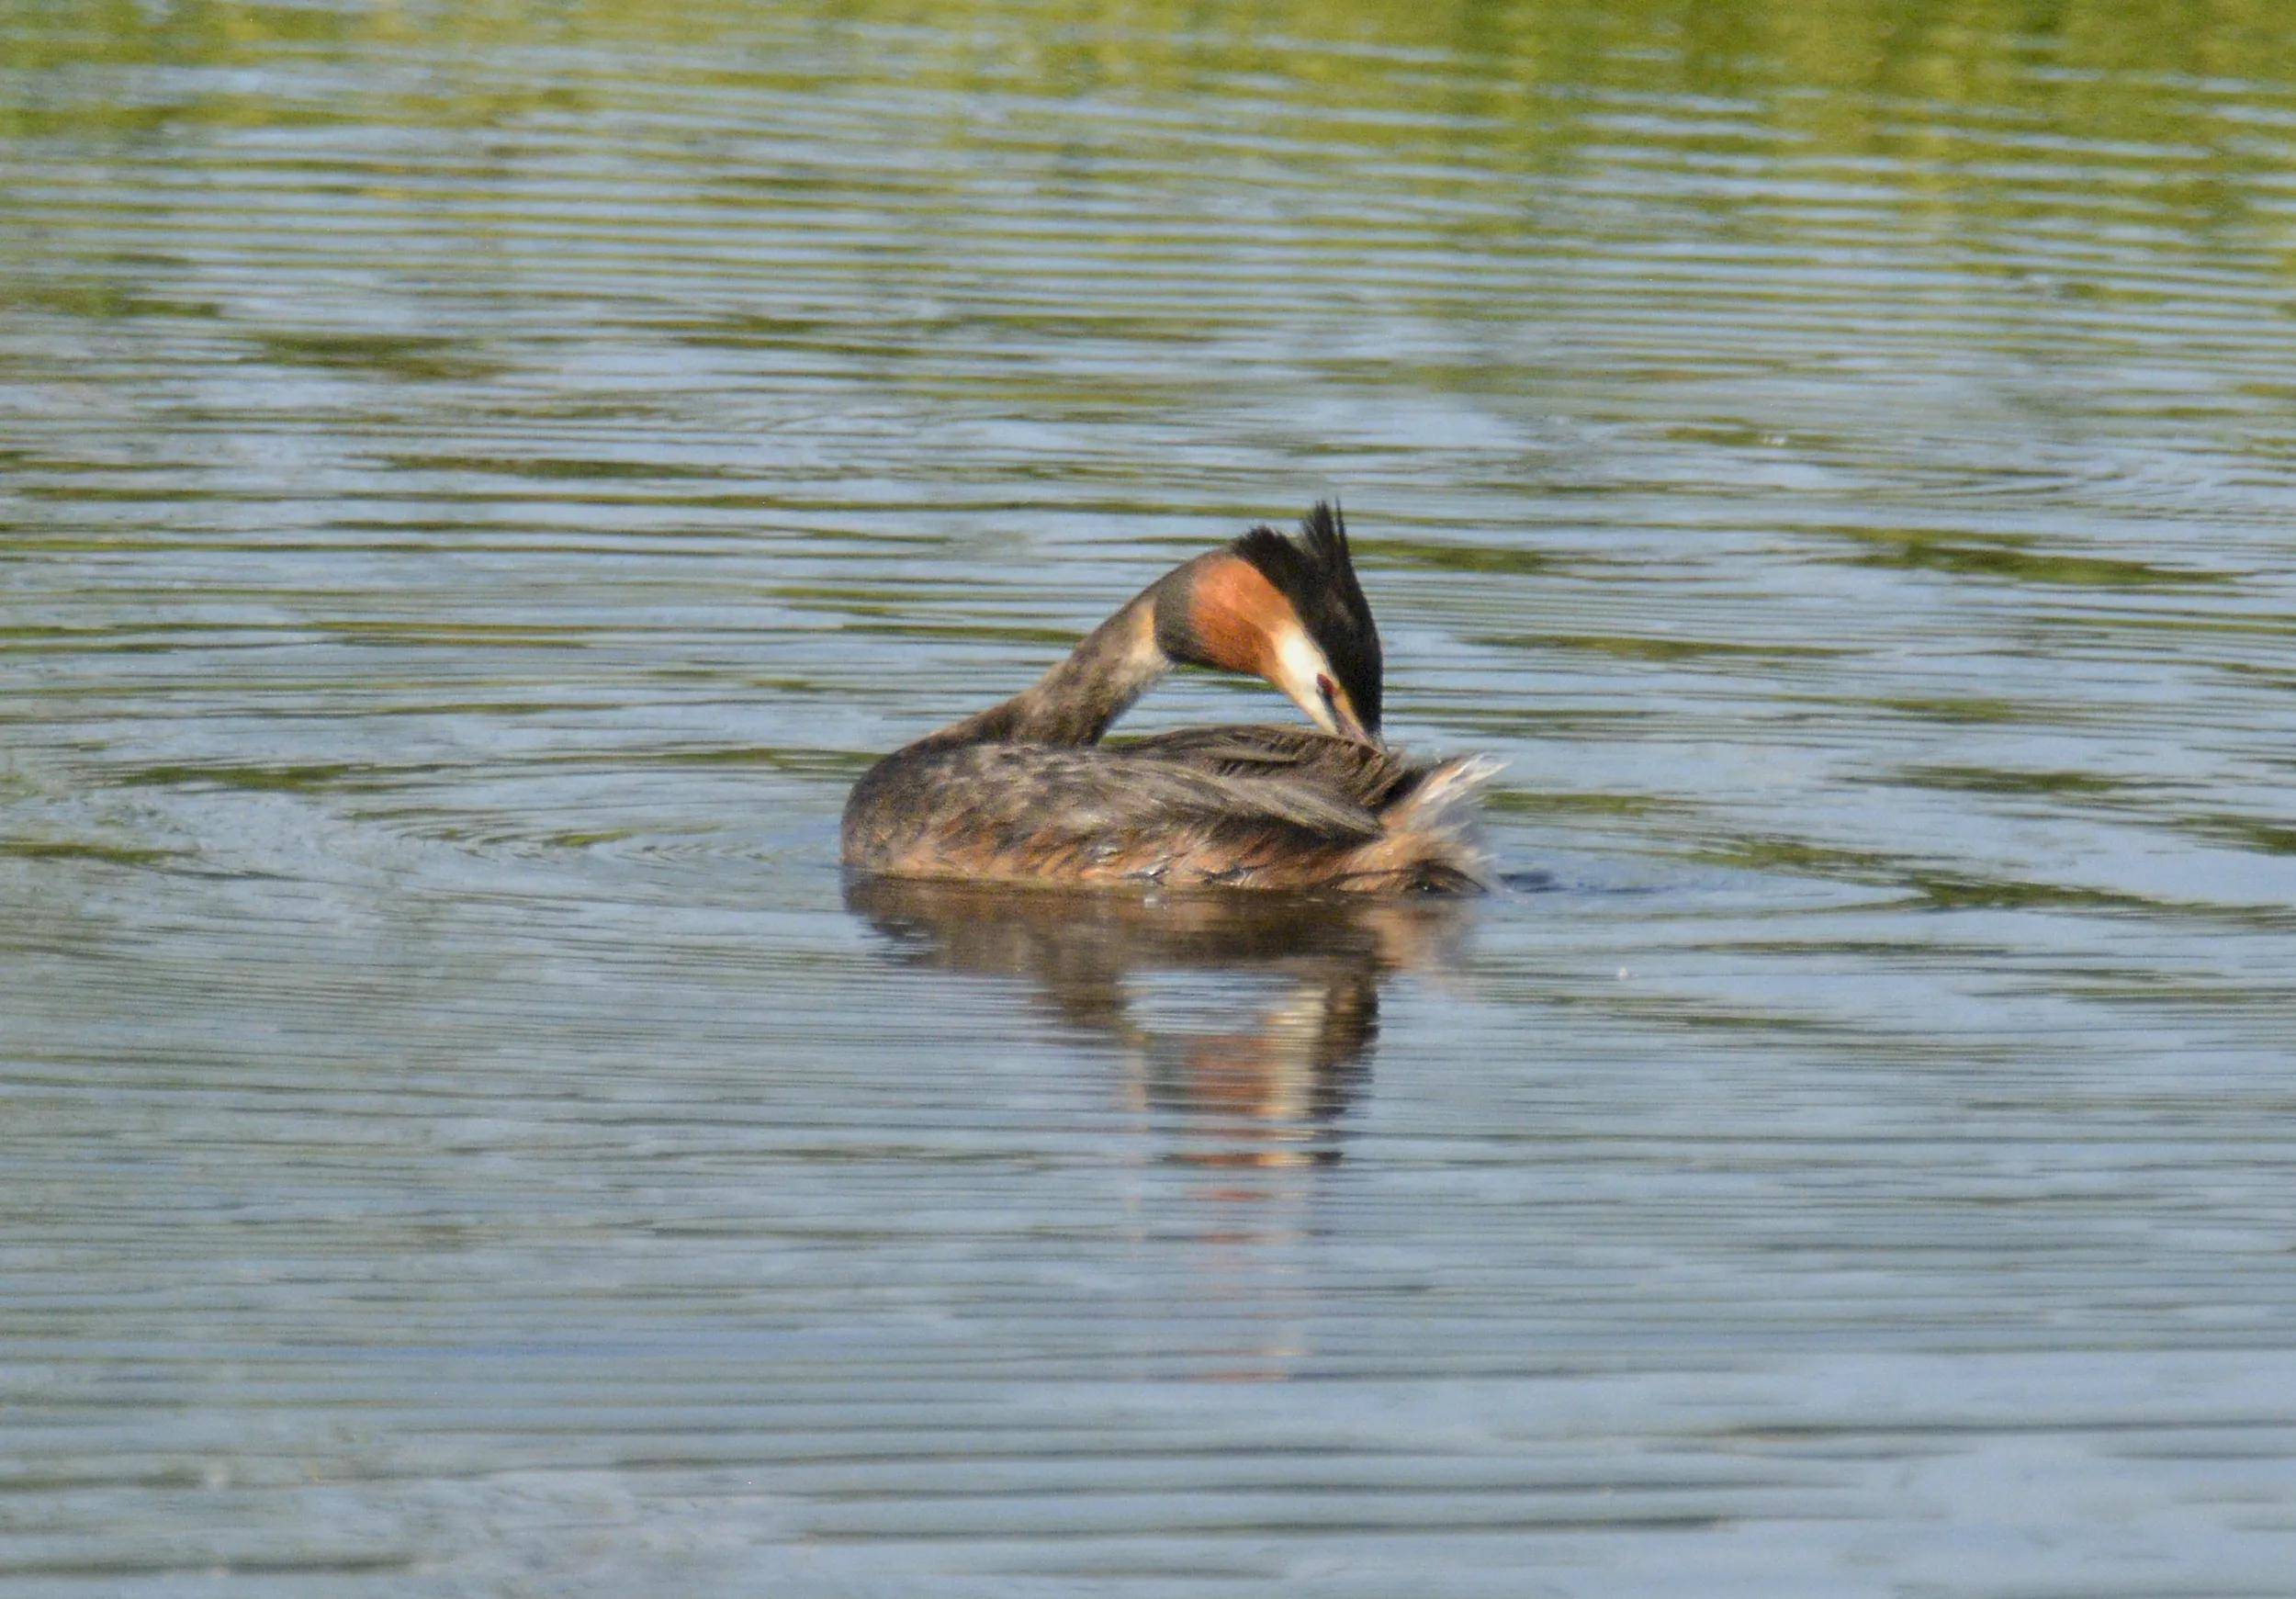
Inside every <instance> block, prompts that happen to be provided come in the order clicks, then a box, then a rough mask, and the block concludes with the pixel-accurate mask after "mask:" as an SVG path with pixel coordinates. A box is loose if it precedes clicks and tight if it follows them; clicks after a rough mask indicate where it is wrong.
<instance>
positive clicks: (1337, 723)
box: [1332, 704, 1380, 749]
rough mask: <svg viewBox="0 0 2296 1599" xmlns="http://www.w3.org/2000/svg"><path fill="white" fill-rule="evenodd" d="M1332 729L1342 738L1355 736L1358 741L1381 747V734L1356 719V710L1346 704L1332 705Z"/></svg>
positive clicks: (1373, 746) (1375, 747)
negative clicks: (1370, 729)
mask: <svg viewBox="0 0 2296 1599" xmlns="http://www.w3.org/2000/svg"><path fill="white" fill-rule="evenodd" d="M1332 722H1333V727H1332V731H1333V732H1334V733H1336V734H1338V735H1339V736H1340V737H1341V738H1353V739H1354V740H1355V741H1356V743H1358V744H1368V745H1369V746H1371V748H1372V749H1379V748H1380V744H1379V735H1378V734H1376V733H1373V732H1370V731H1369V730H1367V728H1366V727H1365V726H1364V725H1363V724H1362V723H1361V722H1359V721H1357V720H1356V714H1355V712H1353V711H1351V710H1349V709H1348V708H1347V707H1346V706H1345V705H1336V704H1335V705H1334V706H1333V707H1332Z"/></svg>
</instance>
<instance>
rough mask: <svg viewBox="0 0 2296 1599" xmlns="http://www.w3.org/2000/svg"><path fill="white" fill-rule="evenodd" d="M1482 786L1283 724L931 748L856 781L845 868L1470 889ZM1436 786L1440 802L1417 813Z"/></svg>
mask: <svg viewBox="0 0 2296 1599" xmlns="http://www.w3.org/2000/svg"><path fill="white" fill-rule="evenodd" d="M1488 775H1489V771H1485V770H1480V769H1476V770H1472V771H1469V770H1467V769H1465V768H1463V767H1462V765H1461V763H1459V762H1456V761H1454V762H1451V763H1448V764H1447V765H1445V766H1439V767H1434V768H1420V767H1412V766H1409V765H1407V764H1405V763H1404V762H1402V761H1401V760H1397V759H1396V758H1395V757H1393V756H1391V755H1389V754H1387V753H1385V752H1384V751H1380V750H1376V749H1369V748H1368V747H1367V746H1364V745H1360V744H1356V743H1354V742H1352V741H1350V740H1347V739H1342V738H1331V737H1329V736H1327V735H1325V734H1322V733H1315V732H1309V731H1303V730H1297V729H1292V728H1287V727H1205V728H1190V729H1186V730H1183V731H1182V732H1179V733H1175V734H1166V735H1165V736H1163V737H1162V738H1150V739H1145V740H1142V741H1141V742H1140V743H1137V744H1132V745H1119V746H1114V747H1110V748H1106V749H1053V748H1050V747H1046V746H1041V745H1010V744H982V745H972V746H967V747H963V748H959V749H925V750H920V751H917V753H916V754H915V755H914V756H910V755H906V754H905V755H902V756H896V757H895V758H894V759H892V760H887V761H885V762H883V763H881V764H880V765H879V766H878V767H877V768H876V769H875V770H873V771H871V772H870V773H869V775H868V776H866V777H864V778H863V779H862V780H861V784H860V786H858V787H857V788H856V789H855V791H854V796H853V803H852V804H851V805H849V806H848V808H847V813H846V836H845V849H846V859H847V860H848V861H850V862H851V863H853V864H855V865H859V866H865V867H869V868H872V869H873V870H877V871H883V872H892V873H900V874H902V875H905V876H914V877H943V878H968V879H974V880H985V881H996V882H1006V883H1029V882H1035V883H1103V884H1115V883H1132V884H1146V885H1153V886H1162V887H1170V888H1183V887H1213V886H1229V887H1243V888H1289V889H1336V890H1341V891H1344V892H1349V893H1387V894H1396V893H1424V892H1450V893H1456V892H1460V891H1471V890H1472V889H1475V888H1478V887H1480V886H1482V885H1483V884H1484V883H1485V882H1486V873H1485V869H1484V865H1483V861H1482V856H1481V852H1480V850H1479V849H1478V848H1477V847H1476V845H1475V843H1474V840H1473V839H1472V838H1471V836H1470V833H1469V829H1468V828H1466V827H1465V826H1464V825H1463V822H1464V817H1463V816H1462V815H1461V813H1460V812H1459V811H1458V808H1457V805H1456V804H1455V803H1454V802H1455V801H1456V799H1457V798H1458V797H1460V796H1462V795H1463V794H1466V793H1468V792H1471V790H1472V789H1473V787H1475V786H1476V785H1477V784H1479V783H1480V782H1481V781H1482V779H1483V778H1484V777H1487V776H1488ZM1430 783H1435V784H1436V785H1437V787H1438V788H1439V789H1440V790H1442V791H1444V792H1445V793H1446V794H1451V799H1450V800H1446V802H1445V803H1444V804H1442V805H1432V806H1430V805H1414V804H1413V799H1414V796H1415V795H1417V794H1418V793H1419V791H1420V790H1422V789H1423V788H1425V787H1426V786H1427V785H1428V784H1430Z"/></svg>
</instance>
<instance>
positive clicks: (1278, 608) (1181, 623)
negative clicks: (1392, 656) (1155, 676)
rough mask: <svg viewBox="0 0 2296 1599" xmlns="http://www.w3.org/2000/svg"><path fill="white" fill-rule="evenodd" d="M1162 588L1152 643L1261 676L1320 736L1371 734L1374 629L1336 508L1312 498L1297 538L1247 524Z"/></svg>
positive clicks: (1375, 724) (1375, 725)
mask: <svg viewBox="0 0 2296 1599" xmlns="http://www.w3.org/2000/svg"><path fill="white" fill-rule="evenodd" d="M1156 642H1157V643H1158V644H1159V645H1161V646H1162V647H1163V648H1164V651H1165V654H1166V655H1168V656H1170V657H1171V658H1172V659H1174V660H1176V661H1180V662H1183V663H1185V664H1187V665H1189V666H1210V667H1217V668H1219V669H1221V670H1223V671H1238V672H1245V673H1248V674H1250V675H1252V676H1254V677H1262V678H1266V680H1267V681H1269V682H1271V683H1274V684H1275V685H1276V686H1277V688H1279V689H1281V690H1282V691H1283V692H1284V693H1285V694H1286V695H1288V696H1289V698H1290V700H1291V703H1292V704H1295V705H1298V706H1299V707H1300V709H1301V710H1302V711H1305V712H1306V713H1307V715H1308V719H1309V720H1310V721H1311V722H1313V723H1314V724H1315V725H1316V726H1319V727H1321V728H1322V729H1323V731H1325V732H1326V733H1336V734H1338V735H1339V736H1341V737H1342V738H1355V739H1358V740H1360V741H1362V742H1364V743H1366V744H1369V743H1374V742H1376V741H1377V740H1378V737H1379V684H1380V670H1381V669H1380V661H1379V627H1378V626H1377V625H1375V624H1374V623H1373V622H1372V620H1371V606H1370V603H1369V602H1367V601H1366V600H1365V599H1364V597H1363V586H1362V585H1361V584H1360V583H1358V582H1356V567H1355V562H1354V561H1353V560H1352V559H1350V558H1349V556H1348V553H1347V525H1346V524H1345V523H1344V522H1343V521H1341V520H1340V514H1339V508H1338V507H1337V506H1336V505H1327V504H1322V503H1318V504H1317V505H1316V506H1315V508H1314V509H1313V510H1311V511H1310V512H1308V513H1307V515H1306V516H1305V517H1303V518H1302V519H1301V520H1300V532H1299V535H1298V536H1297V537H1293V538H1287V537H1285V536H1284V535H1282V534H1280V533H1277V531H1276V530H1275V529H1274V528H1272V527H1255V528H1254V529H1252V531H1251V532H1249V533H1247V534H1245V535H1244V536H1243V537H1242V538H1239V539H1237V540H1236V541H1235V542H1234V543H1233V544H1232V545H1230V546H1228V547H1227V548H1226V549H1223V550H1218V551H1215V552H1214V553H1212V554H1210V555H1208V556H1199V557H1197V558H1196V559H1195V560H1192V561H1190V562H1188V563H1187V565H1186V566H1184V567H1182V568H1181V569H1179V570H1178V571H1176V572H1174V573H1173V574H1172V576H1171V578H1170V579H1169V580H1167V581H1166V584H1165V592H1164V593H1162V594H1160V595H1159V596H1158V603H1157V606H1156Z"/></svg>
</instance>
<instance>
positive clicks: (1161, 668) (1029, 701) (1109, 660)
mask: <svg viewBox="0 0 2296 1599" xmlns="http://www.w3.org/2000/svg"><path fill="white" fill-rule="evenodd" d="M1170 670H1172V658H1171V657H1170V656H1168V655H1166V654H1165V652H1164V648H1163V647H1162V646H1161V645H1159V644H1158V643H1157V642H1156V602H1155V591H1154V589H1150V590H1149V591H1147V592H1145V593H1143V594H1142V595H1141V596H1140V597H1139V598H1138V599H1136V600H1134V601H1133V602H1131V604H1129V605H1127V606H1125V607H1124V608H1123V609H1122V610H1121V611H1119V612H1118V613H1117V614H1115V615H1113V616H1111V617H1109V619H1108V620H1107V621H1106V622H1103V623H1101V624H1100V625H1099V626H1097V627H1096V628H1094V629H1093V630H1092V631H1091V632H1090V633H1087V634H1086V635H1085V636H1084V639H1083V640H1082V642H1080V643H1079V644H1078V645H1077V646H1076V647H1075V649H1074V650H1072V651H1070V652H1069V656H1068V659H1066V660H1064V661H1062V662H1061V663H1060V664H1059V665H1058V666H1056V667H1054V668H1053V669H1052V670H1051V671H1048V672H1046V673H1045V674H1044V675H1043V676H1042V677H1041V678H1039V679H1038V680H1037V681H1036V682H1035V684H1034V685H1033V686H1032V687H1030V688H1029V689H1026V690H1024V691H1023V692H1021V693H1018V694H1015V695H1014V696H1013V697H1012V698H1011V699H1009V700H1007V701H1006V702H1005V703H1004V704H1001V705H992V706H991V707H989V708H988V709H987V710H985V711H983V712H981V713H980V714H978V715H972V716H967V717H966V718H965V719H964V720H963V721H962V722H957V723H953V724H951V726H946V727H943V728H942V729H941V730H940V732H938V733H935V734H932V735H931V736H930V737H929V738H924V739H921V740H920V741H919V747H921V748H924V747H929V748H933V749H947V748H949V747H951V746H953V745H962V744H1097V743H1098V742H1099V741H1100V735H1101V734H1103V733H1105V732H1107V731H1108V730H1109V724H1110V723H1112V722H1114V721H1115V720H1116V719H1117V718H1118V717H1119V716H1120V715H1123V714H1124V713H1125V712H1126V711H1128V710H1130V709H1131V704H1132V702H1133V701H1134V700H1137V699H1139V698H1140V696H1141V695H1142V694H1144V693H1147V692H1148V690H1149V689H1150V688H1151V687H1152V686H1153V685H1154V683H1155V681H1156V680H1157V679H1158V678H1161V677H1162V676H1164V674H1165V673H1166V672H1168V671H1170Z"/></svg>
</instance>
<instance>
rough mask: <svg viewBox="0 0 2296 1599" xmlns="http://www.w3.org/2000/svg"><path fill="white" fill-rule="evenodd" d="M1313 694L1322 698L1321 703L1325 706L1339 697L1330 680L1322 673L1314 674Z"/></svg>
mask: <svg viewBox="0 0 2296 1599" xmlns="http://www.w3.org/2000/svg"><path fill="white" fill-rule="evenodd" d="M1315 692H1316V693H1319V694H1322V696H1323V703H1324V704H1327V705H1328V704H1331V703H1332V702H1333V701H1334V700H1335V699H1337V698H1338V697H1339V691H1338V690H1337V689H1335V688H1334V687H1333V686H1332V680H1331V679H1329V678H1327V677H1325V676H1324V675H1323V674H1322V672H1318V673H1316V674H1315Z"/></svg>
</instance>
